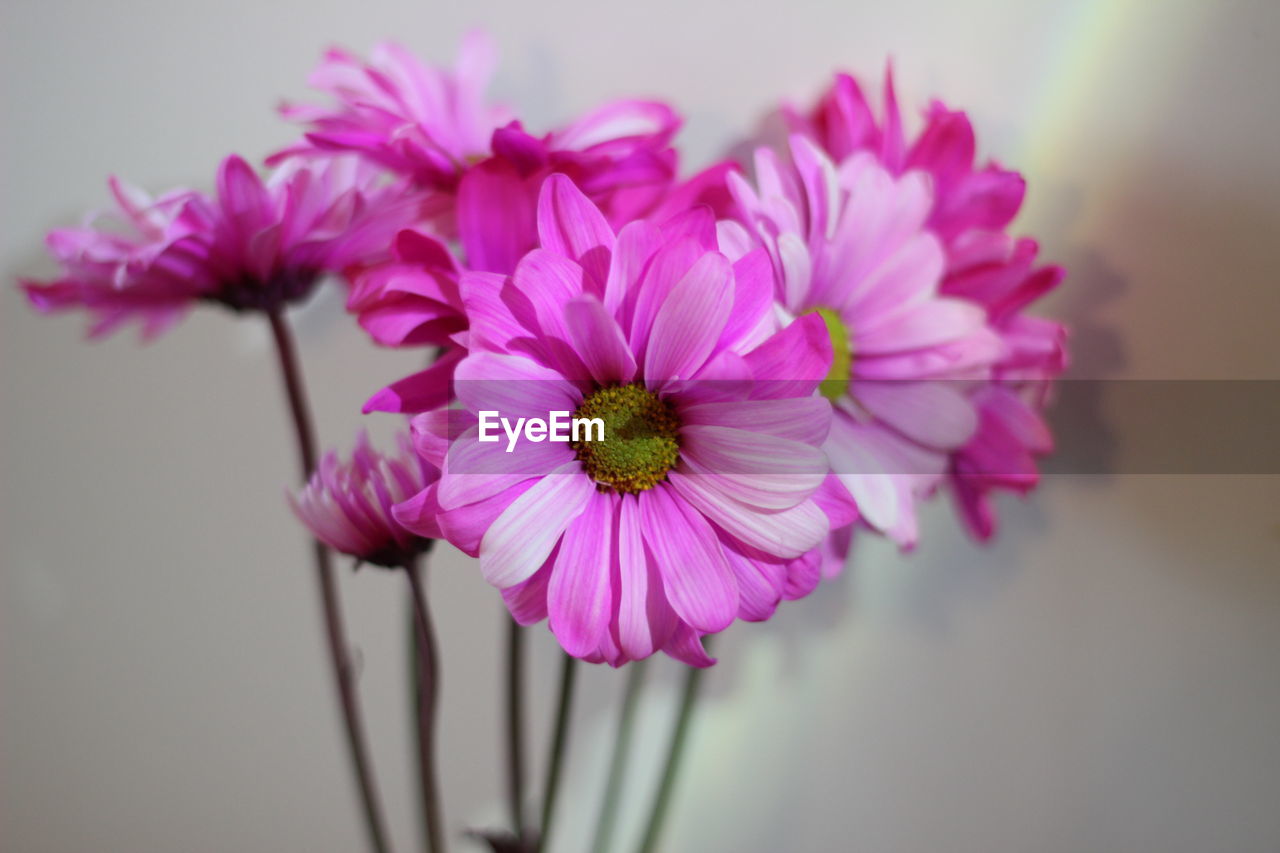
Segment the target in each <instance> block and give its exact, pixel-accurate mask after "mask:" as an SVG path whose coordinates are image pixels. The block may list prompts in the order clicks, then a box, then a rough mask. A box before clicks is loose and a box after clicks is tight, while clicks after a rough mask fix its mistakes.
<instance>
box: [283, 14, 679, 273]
mask: <svg viewBox="0 0 1280 853" xmlns="http://www.w3.org/2000/svg"><path fill="white" fill-rule="evenodd" d="M494 63H495V51H494V48H493V45H492V43H491V42H490V41H489V39H488V38H486V37H485V36H483V35H481V34H479V33H473V34H471V35H469V36H468V37H467V38H466V39H465V40H464V41H463V44H462V49H461V52H460V56H459V60H458V67H457V68H456V70H453V71H449V70H445V69H440V68H429V67H427V66H425V65H423V64H422V63H420V62H419V61H418V60H417V59H415V58H414V57H413V56H412V55H411V54H409V53H408V52H407V51H406V50H405V49H404V48H402V47H400V46H398V45H395V44H391V43H384V44H381V45H379V46H378V47H376V48H375V49H374V51H373V53H372V55H371V56H370V59H369V61H368V62H367V63H364V62H361V61H360V60H359V59H358V58H356V57H354V56H352V55H351V54H348V53H346V52H344V51H339V50H334V51H330V52H329V53H328V54H327V55H326V57H325V59H324V61H323V62H322V63H321V65H320V67H319V68H318V69H317V70H316V72H315V73H314V74H312V76H311V81H310V82H311V85H312V86H314V87H315V88H317V89H320V90H322V91H325V92H328V93H329V94H330V95H332V96H333V98H334V100H335V101H336V103H335V104H334V105H332V106H299V105H286V106H285V107H283V108H282V112H283V114H284V115H285V116H286V117H287V118H290V119H293V120H295V121H299V122H302V123H304V124H306V125H308V126H309V127H310V131H309V132H308V133H307V135H306V143H305V144H302V145H299V146H294V147H293V148H290V149H287V150H285V151H282V152H280V153H279V154H277V155H275V159H281V158H286V157H292V156H296V155H299V154H302V155H308V154H309V155H312V156H314V155H315V154H316V153H318V152H343V151H349V152H356V153H358V154H360V155H361V156H363V157H364V158H366V159H367V160H368V161H369V162H372V163H376V164H378V165H379V166H381V167H383V168H385V169H387V170H389V171H391V172H394V173H396V174H398V175H402V176H404V177H407V178H409V179H410V180H412V181H413V182H414V184H415V185H416V186H417V187H419V188H420V189H421V190H422V191H423V192H424V193H425V195H426V199H427V201H426V205H427V208H428V210H429V212H430V213H431V215H432V220H433V223H434V224H435V226H436V228H437V229H438V230H440V231H441V232H442V233H444V234H446V235H448V236H454V235H455V234H456V235H457V236H459V237H460V239H461V241H462V246H463V249H464V251H465V254H466V260H467V266H468V268H470V269H479V270H487V271H494V272H510V271H511V270H512V269H514V266H515V263H516V261H518V260H519V259H520V257H521V256H522V255H523V254H524V253H525V252H527V251H528V250H529V249H531V248H533V246H534V245H536V242H537V233H536V226H535V222H534V212H533V211H534V205H535V203H536V201H537V193H538V188H539V187H540V186H541V185H542V181H543V179H544V178H545V177H546V176H547V175H548V174H552V173H557V172H558V173H563V174H567V175H569V176H570V177H571V178H572V179H573V180H574V182H575V183H577V184H578V186H579V187H580V188H581V189H582V190H583V192H585V193H586V194H587V195H588V196H589V197H590V198H591V199H592V201H594V202H595V203H596V204H597V205H598V206H599V207H600V208H601V210H603V211H604V212H605V213H606V215H607V216H608V218H609V221H610V222H612V223H614V224H615V225H616V226H620V225H622V224H624V223H626V222H628V221H630V220H631V219H633V218H635V217H636V216H638V215H641V214H643V213H644V212H646V211H648V210H650V209H652V208H653V207H654V206H655V205H657V204H658V203H659V202H660V200H661V199H662V197H663V196H664V194H665V193H666V192H667V190H668V188H669V187H670V184H671V182H672V180H673V178H674V176H675V172H676V154H675V151H674V150H673V149H672V148H671V147H670V141H671V138H672V136H674V134H675V132H676V130H677V129H678V127H679V125H680V120H679V117H678V116H677V115H676V114H675V112H674V111H673V110H672V109H671V108H670V107H669V106H667V105H666V104H663V103H660V102H656V101H640V100H623V101H614V102H612V103H608V104H605V105H604V106H602V107H600V108H599V109H597V110H594V111H593V112H591V113H589V114H587V115H586V116H583V117H582V118H580V119H578V120H577V121H574V122H572V123H570V124H569V125H568V126H566V127H563V128H561V129H559V130H554V131H552V132H550V133H546V134H543V135H533V134H530V133H528V132H527V131H525V129H524V127H523V126H522V125H521V123H520V122H518V121H513V120H512V117H511V115H510V113H509V112H508V111H507V110H506V109H504V108H500V107H494V106H491V105H489V104H487V103H486V102H485V100H484V90H485V88H486V87H487V85H488V81H489V78H490V76H491V75H492V72H493V67H494Z"/></svg>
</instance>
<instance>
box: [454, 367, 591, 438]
mask: <svg viewBox="0 0 1280 853" xmlns="http://www.w3.org/2000/svg"><path fill="white" fill-rule="evenodd" d="M454 389H455V392H456V393H457V395H458V400H459V401H460V402H461V403H462V404H463V405H464V406H466V408H467V409H468V410H469V411H471V412H472V413H479V412H481V411H485V410H488V411H496V412H498V413H499V417H504V418H507V419H509V420H511V421H512V422H513V423H514V422H515V419H516V418H522V417H524V418H543V419H545V418H546V417H547V413H548V412H554V411H570V412H572V411H574V410H575V409H577V408H578V404H579V403H580V402H582V394H581V392H580V391H578V389H577V388H576V387H574V385H573V384H572V383H570V382H568V381H566V380H565V379H564V377H563V376H561V375H560V374H559V373H557V372H556V371H554V370H552V369H551V368H548V367H543V366H542V365H540V364H538V363H537V362H535V361H533V360H531V359H528V358H525V357H523V356H518V355H501V354H498V353H489V352H477V353H472V354H471V355H469V356H467V357H466V358H465V359H464V360H463V361H462V363H461V364H459V365H458V369H457V373H456V377H455V381H454Z"/></svg>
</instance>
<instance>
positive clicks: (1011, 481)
mask: <svg viewBox="0 0 1280 853" xmlns="http://www.w3.org/2000/svg"><path fill="white" fill-rule="evenodd" d="M883 101H884V103H883V107H884V109H883V115H884V117H883V119H882V120H880V121H877V120H876V119H875V116H874V113H873V110H872V108H871V105H870V104H869V103H868V100H867V98H866V97H865V96H864V95H863V93H862V90H861V89H860V88H859V86H858V84H857V82H856V81H855V80H854V79H853V78H852V77H849V76H848V75H844V74H841V75H837V76H836V78H835V81H834V83H833V84H832V86H831V88H830V89H829V90H828V91H827V92H826V93H825V94H824V95H823V96H822V98H821V99H820V100H819V102H818V104H817V106H816V107H815V108H814V109H813V110H812V111H811V112H810V113H809V114H808V115H801V114H799V113H798V112H796V111H795V110H790V111H788V113H787V116H788V118H789V120H790V123H791V124H792V126H793V127H794V128H796V129H797V130H799V131H800V132H802V133H805V134H807V135H808V136H810V138H812V139H813V140H815V141H816V142H817V143H818V144H819V145H820V146H821V147H822V148H823V149H824V150H826V151H827V153H828V154H829V155H831V156H832V157H833V158H834V159H836V160H837V161H840V160H843V159H845V158H847V157H849V156H851V155H853V154H854V153H857V152H868V153H870V154H872V155H873V156H875V157H876V159H877V160H878V161H879V162H880V163H882V164H883V165H884V166H885V167H886V168H887V169H889V170H890V171H891V172H892V173H894V174H898V175H903V174H910V173H913V172H914V173H923V174H925V175H928V177H929V179H930V181H931V183H932V185H933V188H934V192H933V196H934V201H933V205H932V207H931V209H930V211H929V215H928V226H929V228H930V230H932V231H933V232H934V233H936V234H937V235H938V236H939V237H940V238H941V240H942V242H943V246H944V248H945V250H946V274H945V276H944V278H943V281H942V285H941V291H942V292H943V293H945V294H948V295H955V296H960V297H963V298H965V299H969V300H972V301H974V302H976V303H978V304H980V305H982V306H983V307H984V308H986V309H987V311H988V313H989V317H990V320H989V323H990V326H991V327H992V329H993V330H994V331H995V332H996V333H997V334H999V335H1000V336H1001V338H1002V340H1003V343H1004V346H1005V351H1006V353H1005V355H1004V356H1003V357H1002V358H1001V359H1000V361H999V363H998V364H997V365H996V368H995V372H994V378H995V380H996V381H997V382H999V383H1000V384H1002V385H1007V386H1009V388H1008V391H1009V393H1007V394H998V395H991V394H988V393H987V392H985V391H983V390H981V389H980V388H978V387H977V386H975V394H977V395H978V397H977V399H976V400H975V405H976V406H977V407H978V408H979V409H981V410H982V416H981V417H980V418H979V422H978V427H977V433H976V434H975V435H974V437H973V439H972V441H971V444H970V446H968V447H966V448H965V449H963V450H961V451H960V452H959V453H958V454H957V455H956V456H955V458H953V460H952V465H951V474H952V476H951V484H952V487H953V491H954V492H955V493H956V495H957V497H958V499H959V505H960V510H961V515H962V517H963V518H964V519H965V521H966V523H967V525H968V527H969V528H970V530H971V532H973V533H974V535H975V536H977V537H978V538H980V539H987V538H990V536H991V535H992V533H993V532H994V513H993V510H992V508H991V506H990V503H989V501H988V499H987V496H988V495H989V493H990V492H991V491H992V490H995V489H1012V490H1015V491H1018V492H1022V493H1025V492H1026V491H1027V490H1029V489H1030V488H1031V487H1032V486H1034V485H1035V482H1036V479H1037V477H1036V473H1035V463H1034V457H1035V456H1038V455H1042V454H1044V453H1047V452H1049V450H1050V449H1051V447H1052V441H1051V439H1050V437H1049V433H1048V429H1047V427H1046V426H1045V425H1044V423H1043V420H1042V419H1041V417H1040V415H1039V410H1040V409H1041V408H1042V407H1043V404H1044V400H1045V398H1046V393H1045V392H1046V390H1047V388H1046V384H1047V383H1048V381H1049V380H1051V379H1052V378H1053V377H1055V376H1057V375H1059V374H1060V373H1061V372H1062V371H1063V370H1064V369H1065V367H1066V351H1065V330H1064V328H1063V327H1062V326H1060V325H1058V324H1056V323H1051V322H1048V321H1044V320H1039V319H1035V318H1032V317H1028V316H1026V315H1025V314H1024V313H1023V312H1024V311H1025V309H1026V308H1027V307H1029V305H1030V304H1031V303H1032V302H1034V301H1035V300H1036V299H1038V298H1039V297H1040V296H1043V295H1044V294H1045V293H1047V292H1048V291H1049V290H1052V289H1053V288H1054V287H1056V286H1057V284H1058V283H1059V282H1060V281H1061V280H1062V275H1063V272H1062V269H1061V268H1060V267H1056V266H1041V267H1036V266H1035V256H1036V252H1037V246H1036V243H1035V242H1034V241H1032V240H1016V241H1015V240H1014V239H1013V238H1011V237H1009V236H1008V235H1007V234H1006V233H1005V229H1006V228H1007V227H1008V226H1009V224H1010V222H1011V221H1012V220H1013V218H1014V216H1015V215H1016V214H1017V212H1018V210H1019V208H1020V207H1021V205H1022V200H1023V197H1024V195H1025V192H1026V184H1025V181H1024V180H1023V178H1022V176H1021V175H1019V174H1018V173H1017V172H1013V171H1009V170H1007V169H1004V168H1002V167H1001V166H1000V165H999V164H997V163H987V164H985V165H983V166H980V167H979V166H977V165H976V164H975V149H976V143H975V138H974V133H973V127H972V125H971V124H970V122H969V119H968V116H966V115H965V114H964V113H963V112H960V111H956V110H951V109H949V108H948V107H947V106H945V105H944V104H942V103H941V102H937V101H935V102H934V103H933V104H932V105H931V106H930V108H929V110H928V111H927V113H926V114H925V126H924V129H923V130H922V131H921V132H920V134H919V135H918V136H917V137H916V138H915V139H914V140H913V141H911V142H910V143H908V142H907V141H906V139H905V138H904V134H903V129H902V119H901V115H900V113H899V111H898V105H897V98H896V96H895V94H894V90H893V78H892V75H891V74H890V73H886V75H885V84H884V97H883ZM992 399H1000V400H1002V401H1004V402H1003V403H1002V404H1001V405H1000V407H999V409H1000V412H999V414H997V413H996V412H994V411H991V410H989V407H990V406H991V402H990V401H991V400H992ZM1014 401H1018V402H1016V403H1015V402H1014ZM1015 405H1016V406H1018V407H1019V408H1020V409H1021V411H1020V413H1019V414H1018V415H1017V417H1016V418H1014V415H1013V412H1012V407H1013V406H1015ZM1011 418H1013V419H1014V420H1016V421H1017V422H1018V424H1020V425H1021V426H1020V427H1019V428H1014V427H1013V426H1011V421H1010V419H1011ZM1033 426H1034V428H1032V427H1033Z"/></svg>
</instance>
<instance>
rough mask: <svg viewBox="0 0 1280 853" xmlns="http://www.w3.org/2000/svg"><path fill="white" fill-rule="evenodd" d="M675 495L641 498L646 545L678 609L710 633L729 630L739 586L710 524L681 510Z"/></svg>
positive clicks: (660, 491)
mask: <svg viewBox="0 0 1280 853" xmlns="http://www.w3.org/2000/svg"><path fill="white" fill-rule="evenodd" d="M682 503H683V502H682V501H680V500H678V499H677V498H675V497H674V496H673V495H672V493H671V492H670V490H669V489H666V488H662V487H659V488H656V489H650V490H649V491H647V492H642V493H641V494H640V516H641V520H642V524H643V529H644V540H645V544H646V545H647V546H648V548H649V553H650V554H651V555H652V558H653V561H654V562H655V563H656V564H657V566H658V571H659V573H660V574H661V576H662V584H663V587H664V588H665V589H666V593H667V598H668V600H670V602H671V606H672V608H674V609H675V611H676V614H677V615H678V616H679V617H680V618H681V619H682V620H684V622H686V623H688V624H689V625H691V626H693V627H694V628H696V629H698V630H699V631H702V632H704V633H712V632H715V631H720V630H723V629H724V628H727V627H728V626H729V623H731V622H732V621H733V617H734V615H735V614H736V613H737V610H738V586H737V583H736V582H735V581H734V577H733V570H732V569H731V568H729V564H728V563H727V562H725V558H724V553H723V548H722V546H721V545H720V541H719V539H718V538H717V537H716V534H715V531H714V530H712V529H711V525H709V524H707V522H706V519H704V518H702V516H700V515H698V514H697V513H696V512H692V511H690V510H689V509H686V508H684V507H682V506H681V504H682Z"/></svg>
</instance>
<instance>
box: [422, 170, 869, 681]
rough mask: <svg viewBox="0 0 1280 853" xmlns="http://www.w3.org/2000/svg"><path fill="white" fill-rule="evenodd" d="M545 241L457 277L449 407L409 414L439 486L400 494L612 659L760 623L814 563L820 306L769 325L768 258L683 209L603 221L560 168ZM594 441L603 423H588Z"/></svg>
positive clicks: (824, 345) (684, 655) (703, 661)
mask: <svg viewBox="0 0 1280 853" xmlns="http://www.w3.org/2000/svg"><path fill="white" fill-rule="evenodd" d="M537 219H538V231H539V236H540V244H541V246H540V248H538V249H535V250H534V251H532V252H530V253H529V254H528V255H527V256H526V257H525V258H524V259H523V260H521V261H520V263H519V265H518V266H517V267H516V269H515V272H514V273H513V274H512V275H510V276H499V275H494V274H488V273H467V274H464V276H463V277H462V282H461V284H462V294H463V300H464V303H465V304H466V306H467V310H468V313H469V314H470V317H471V329H470V332H469V334H470V350H469V353H468V355H467V357H466V358H465V359H464V360H463V361H462V363H461V364H460V365H459V366H458V369H457V374H456V380H455V388H456V392H457V396H458V400H459V401H460V403H461V408H460V409H454V410H441V411H437V412H432V413H428V414H424V415H420V416H418V417H417V418H416V419H415V421H414V437H415V442H416V444H417V446H418V449H419V452H421V453H423V454H424V455H425V456H427V457H428V458H429V460H430V461H432V462H433V463H434V464H437V465H439V466H440V467H441V470H442V476H441V479H440V481H439V482H438V483H437V484H435V485H434V486H432V487H431V488H429V489H428V490H426V491H425V492H424V494H423V495H421V496H419V498H418V499H417V500H416V501H415V502H414V503H412V504H407V505H405V506H404V507H401V508H398V509H397V518H398V519H400V521H401V522H402V523H404V524H405V526H406V527H408V528H410V529H420V527H419V525H420V524H421V525H424V526H426V527H427V528H429V527H430V525H432V524H435V523H437V520H438V524H439V528H440V531H441V533H442V534H443V535H444V536H445V537H446V538H447V539H449V540H450V541H451V542H453V543H454V544H455V545H457V546H458V547H459V548H461V549H462V550H463V551H465V552H466V553H468V554H471V555H473V556H478V557H479V559H480V569H481V571H482V573H483V574H484V577H485V578H486V580H488V581H489V582H490V583H491V584H493V585H494V586H496V587H498V588H500V589H501V590H502V591H503V597H504V599H505V600H506V602H507V606H508V608H509V609H510V610H511V613H512V615H513V616H514V617H515V618H516V619H517V620H518V621H519V622H521V623H522V624H532V623H534V622H537V621H539V620H541V619H544V618H547V619H549V623H550V628H551V630H552V632H553V633H554V634H555V636H556V638H557V639H558V640H559V642H560V644H561V645H562V646H563V647H564V648H565V650H566V651H568V652H569V653H570V654H573V655H576V656H578V657H582V658H586V659H588V660H592V661H605V662H608V663H610V664H612V665H615V666H616V665H620V664H622V663H624V662H626V661H629V660H635V659H639V658H644V657H647V656H649V655H651V654H653V653H654V652H655V651H659V650H662V651H665V652H667V653H668V654H670V655H672V656H674V657H677V658H679V659H680V660H683V661H685V662H687V663H690V664H692V665H696V666H705V665H709V664H710V663H712V660H711V659H710V658H709V657H707V655H706V653H705V651H704V650H703V649H702V645H701V641H700V638H701V636H703V635H705V634H709V633H714V632H717V631H720V630H723V629H724V628H725V627H726V626H728V625H729V624H730V623H731V622H732V621H733V620H734V618H735V617H741V618H743V619H755V620H758V619H765V618H768V616H769V615H770V614H771V613H772V612H773V609H774V607H776V606H777V604H778V602H779V600H780V599H782V598H784V597H794V596H796V595H800V594H803V593H804V592H806V591H808V589H811V588H812V585H813V583H814V582H816V577H817V565H816V559H815V558H813V557H810V556H809V554H810V552H811V550H812V549H813V548H814V547H815V546H816V545H818V543H819V542H821V541H822V539H823V538H824V537H825V536H826V533H827V530H828V529H829V525H830V522H829V519H828V512H830V513H832V514H833V515H835V516H837V517H840V516H841V515H843V516H844V518H846V519H847V517H848V514H847V511H846V510H844V509H842V508H841V507H840V506H837V505H831V504H830V503H829V501H828V496H827V495H826V494H825V493H824V491H823V488H824V485H825V483H826V478H827V474H828V465H827V461H826V457H825V456H824V455H823V452H822V450H821V445H822V442H823V440H824V439H825V438H826V433H827V428H828V426H829V422H830V404H829V403H828V402H827V401H826V400H825V399H823V398H822V397H819V396H816V395H814V393H813V392H814V389H815V388H816V387H817V384H818V382H819V381H820V380H821V378H822V377H823V376H825V375H826V374H827V372H828V369H829V365H830V360H831V350H830V343H829V341H828V337H827V332H826V329H825V327H824V325H823V323H822V320H821V318H819V317H817V316H813V317H806V318H801V319H800V320H799V321H797V322H796V323H794V324H792V325H791V326H790V327H789V328H787V329H786V330H784V331H782V332H778V333H775V331H774V330H775V328H776V324H775V322H774V320H773V317H772V296H773V280H772V270H771V268H770V266H769V263H768V259H767V258H766V257H765V256H764V253H763V252H755V253H749V254H747V255H745V256H744V257H742V258H741V259H740V260H738V261H737V262H736V263H731V262H730V261H729V259H728V258H727V257H725V256H724V255H723V254H721V253H720V252H719V251H718V249H717V243H716V233H715V226H714V219H713V216H712V214H711V213H710V211H708V210H705V209H699V210H693V211H690V212H688V213H686V214H684V215H682V216H680V217H678V218H676V219H675V220H672V221H670V222H668V223H666V224H664V225H662V226H657V225H654V224H651V223H648V222H644V221H640V222H635V223H632V224H630V225H627V226H626V227H625V228H623V229H622V230H621V232H620V233H617V234H616V235H615V232H614V230H613V229H612V228H611V227H610V226H609V224H608V222H607V221H606V220H605V218H604V215H603V214H602V213H601V212H600V210H599V209H598V208H597V207H596V206H595V205H593V204H592V203H591V202H590V201H589V200H588V199H587V198H586V197H585V196H584V195H583V194H582V193H581V192H580V191H579V190H578V189H577V188H576V187H575V185H574V184H573V182H572V181H571V180H569V179H568V178H566V177H564V176H561V175H553V176H551V177H550V178H548V179H547V182H546V183H545V185H544V186H543V189H542V193H541V196H540V198H539V202H538V215H537ZM484 411H496V412H498V413H500V415H501V417H504V418H507V419H509V421H510V422H512V423H514V422H515V421H516V419H518V418H535V417H536V418H540V419H544V420H545V419H548V418H549V417H551V413H552V412H565V413H573V416H574V417H581V418H588V419H590V418H600V419H601V420H602V422H603V425H604V426H603V440H588V439H587V438H586V437H585V436H579V437H578V440H576V441H569V442H563V441H545V442H536V441H529V440H525V441H520V442H518V444H517V445H515V446H513V447H514V449H513V452H510V453H508V452H507V451H506V447H507V439H506V438H503V439H502V440H501V441H499V442H494V443H486V442H482V441H479V440H478V438H479V436H480V425H481V421H480V413H481V412H484ZM595 438H597V439H598V438H599V436H598V435H597V436H595Z"/></svg>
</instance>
